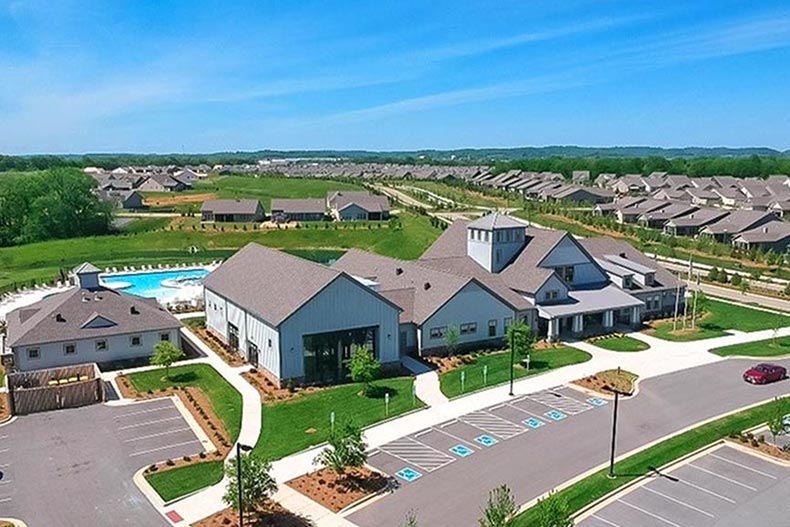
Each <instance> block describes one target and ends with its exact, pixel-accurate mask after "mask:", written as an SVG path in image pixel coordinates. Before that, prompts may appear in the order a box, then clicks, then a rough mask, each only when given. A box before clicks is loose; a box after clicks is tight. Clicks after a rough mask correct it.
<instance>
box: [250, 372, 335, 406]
mask: <svg viewBox="0 0 790 527" xmlns="http://www.w3.org/2000/svg"><path fill="white" fill-rule="evenodd" d="M241 376H242V377H244V378H245V379H246V380H247V382H249V383H250V384H252V385H253V386H254V387H255V389H256V390H258V393H260V394H261V399H263V401H264V402H275V401H287V400H289V399H294V398H296V397H299V396H300V395H303V394H308V393H313V392H317V391H320V390H321V388H320V387H318V386H291V387H284V388H283V387H281V388H278V387H277V385H276V384H274V383H273V382H272V381H271V379H270V378H269V377H267V376H266V375H265V374H264V373H263V372H261V371H260V370H256V369H252V370H250V371H247V372H244V373H242V374H241Z"/></svg>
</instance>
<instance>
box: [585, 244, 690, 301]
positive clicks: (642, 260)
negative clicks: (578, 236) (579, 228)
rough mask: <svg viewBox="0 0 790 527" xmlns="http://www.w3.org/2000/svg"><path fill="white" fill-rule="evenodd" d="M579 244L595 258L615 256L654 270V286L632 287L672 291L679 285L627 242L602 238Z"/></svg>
mask: <svg viewBox="0 0 790 527" xmlns="http://www.w3.org/2000/svg"><path fill="white" fill-rule="evenodd" d="M579 243H580V244H581V245H582V247H584V248H585V249H586V250H587V252H589V253H590V254H591V255H593V256H594V257H595V258H598V259H607V258H606V257H607V256H608V255H616V256H620V257H624V258H626V259H628V260H631V261H632V262H634V263H636V264H638V265H641V266H644V267H647V268H650V269H654V270H655V283H654V284H655V285H653V286H652V287H646V286H642V285H638V284H635V285H634V287H641V288H642V289H644V290H651V289H666V288H672V289H674V288H675V287H677V286H678V284H679V283H680V282H679V281H678V279H677V278H675V275H673V274H672V273H671V272H669V271H667V270H666V269H665V268H664V267H662V266H661V265H658V264H656V262H654V261H653V260H652V259H651V258H649V257H647V256H645V255H644V254H643V253H642V252H640V251H638V250H637V249H634V247H633V246H631V244H629V243H628V242H624V241H620V240H615V239H614V238H609V237H608V236H604V237H600V238H585V239H583V240H579ZM609 261H611V260H609ZM629 292H633V293H638V292H639V291H638V290H637V289H634V290H629Z"/></svg>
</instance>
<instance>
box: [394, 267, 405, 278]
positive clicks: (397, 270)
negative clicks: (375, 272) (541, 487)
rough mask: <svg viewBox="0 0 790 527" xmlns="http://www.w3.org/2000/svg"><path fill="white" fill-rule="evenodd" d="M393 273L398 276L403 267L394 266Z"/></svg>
mask: <svg viewBox="0 0 790 527" xmlns="http://www.w3.org/2000/svg"><path fill="white" fill-rule="evenodd" d="M395 274H396V275H398V276H400V275H402V274H403V268H402V267H396V268H395Z"/></svg>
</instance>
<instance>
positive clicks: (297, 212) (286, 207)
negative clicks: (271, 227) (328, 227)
mask: <svg viewBox="0 0 790 527" xmlns="http://www.w3.org/2000/svg"><path fill="white" fill-rule="evenodd" d="M271 207H272V210H271V215H272V219H273V220H274V221H276V222H288V221H323V220H324V219H326V202H325V201H324V200H323V199H321V198H316V199H311V198H307V199H273V200H272V205H271Z"/></svg>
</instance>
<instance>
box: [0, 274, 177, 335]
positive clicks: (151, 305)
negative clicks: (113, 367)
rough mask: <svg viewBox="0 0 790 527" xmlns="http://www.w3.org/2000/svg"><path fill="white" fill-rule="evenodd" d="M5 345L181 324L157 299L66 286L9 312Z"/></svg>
mask: <svg viewBox="0 0 790 527" xmlns="http://www.w3.org/2000/svg"><path fill="white" fill-rule="evenodd" d="M7 319H8V345H9V346H12V347H14V346H29V345H35V344H44V343H49V342H68V341H73V340H82V339H91V338H100V337H109V336H113V335H124V334H132V333H142V332H148V331H157V330H165V329H175V328H180V327H181V322H179V321H178V320H177V319H176V318H175V317H174V316H173V315H171V314H170V313H169V312H168V311H167V310H166V309H165V308H163V307H162V306H160V305H159V304H158V303H157V302H156V300H153V299H146V298H141V297H138V296H134V295H130V294H126V293H123V292H120V291H113V290H111V289H105V288H99V289H91V290H87V289H80V288H78V287H75V288H72V289H69V290H67V291H64V292H62V293H57V294H54V295H52V296H50V297H47V298H45V299H44V300H41V301H40V302H37V303H35V304H33V305H31V306H28V307H25V308H21V309H17V310H15V311H12V312H10V313H9V314H8V317H7Z"/></svg>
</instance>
